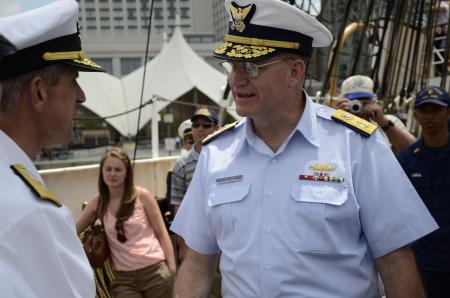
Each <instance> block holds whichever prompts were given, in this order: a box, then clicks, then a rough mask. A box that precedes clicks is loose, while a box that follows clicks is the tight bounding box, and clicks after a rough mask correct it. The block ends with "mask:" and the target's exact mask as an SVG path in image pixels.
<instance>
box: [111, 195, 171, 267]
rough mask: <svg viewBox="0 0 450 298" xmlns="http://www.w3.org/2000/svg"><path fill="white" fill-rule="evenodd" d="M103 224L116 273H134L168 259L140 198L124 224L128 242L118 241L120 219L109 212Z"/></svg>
mask: <svg viewBox="0 0 450 298" xmlns="http://www.w3.org/2000/svg"><path fill="white" fill-rule="evenodd" d="M103 223H104V225H105V231H106V236H107V238H108V244H109V247H110V251H111V258H112V267H113V269H114V270H116V271H133V270H137V269H141V268H144V267H147V266H150V265H153V264H156V263H158V262H160V261H162V260H165V259H166V257H165V255H164V251H163V250H162V248H161V245H160V243H159V241H158V238H156V235H155V233H154V231H153V228H152V226H151V225H150V222H149V220H148V218H147V214H146V213H145V210H144V206H142V203H141V202H140V200H139V198H138V199H136V203H135V205H134V212H133V214H132V215H131V216H130V218H128V219H127V220H126V221H125V222H124V229H125V236H126V237H127V241H126V242H124V243H122V242H120V241H119V240H117V232H116V228H115V225H116V217H115V216H114V215H113V214H112V213H111V212H109V210H108V211H107V212H106V214H105V216H104V217H103Z"/></svg>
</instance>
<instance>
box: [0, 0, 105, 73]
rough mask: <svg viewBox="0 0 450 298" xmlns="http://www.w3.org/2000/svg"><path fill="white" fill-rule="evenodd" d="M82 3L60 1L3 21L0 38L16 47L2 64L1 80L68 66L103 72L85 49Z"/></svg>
mask: <svg viewBox="0 0 450 298" xmlns="http://www.w3.org/2000/svg"><path fill="white" fill-rule="evenodd" d="M77 18H78V3H77V2H76V1H75V0H59V1H56V2H52V3H50V4H48V5H45V6H42V7H39V8H36V9H33V10H29V11H25V12H22V13H19V14H15V15H12V16H8V17H4V18H0V34H1V35H3V37H4V38H5V39H6V40H9V42H11V43H12V44H14V46H15V47H16V49H17V51H16V52H15V53H13V54H12V55H7V56H4V57H3V58H2V59H1V60H0V79H3V78H8V77H13V76H16V75H19V74H23V73H27V72H30V71H34V70H38V69H40V68H43V67H45V66H48V65H51V64H55V63H64V64H67V65H70V66H72V67H74V68H76V69H78V70H80V71H103V70H102V68H101V67H100V66H99V65H97V64H95V63H94V62H93V61H91V60H90V59H89V58H88V57H86V55H85V53H84V51H83V49H82V48H81V39H80V32H79V28H78V23H77Z"/></svg>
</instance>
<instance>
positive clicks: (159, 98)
mask: <svg viewBox="0 0 450 298" xmlns="http://www.w3.org/2000/svg"><path fill="white" fill-rule="evenodd" d="M155 99H158V101H166V102H170V103H171V104H179V105H185V106H193V107H200V106H202V107H209V108H213V109H218V108H217V106H213V105H208V104H198V103H192V102H188V101H182V100H177V101H171V100H169V99H166V98H162V97H159V96H154V97H153V98H152V99H150V100H148V101H146V102H145V103H143V104H142V105H140V106H137V107H135V108H133V109H131V110H128V111H125V112H121V113H117V114H113V115H109V116H104V117H98V116H94V117H74V118H73V119H74V120H81V121H83V120H107V119H111V118H116V117H120V116H124V115H126V114H130V113H132V112H134V111H137V110H139V109H142V108H144V107H145V106H147V105H149V104H151V103H153V102H154V100H155ZM228 109H229V108H228Z"/></svg>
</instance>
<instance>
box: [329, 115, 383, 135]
mask: <svg viewBox="0 0 450 298" xmlns="http://www.w3.org/2000/svg"><path fill="white" fill-rule="evenodd" d="M331 118H332V119H333V120H335V121H337V122H339V123H341V124H344V125H345V126H347V127H348V128H351V129H353V130H355V131H357V132H359V133H360V134H361V135H362V136H364V137H366V138H367V137H370V136H371V135H372V134H373V133H374V132H375V130H376V129H377V128H378V125H376V124H373V123H370V122H369V121H367V120H364V119H362V118H360V117H358V116H355V115H353V114H351V113H349V112H346V111H344V110H337V111H335V112H334V113H333V115H331Z"/></svg>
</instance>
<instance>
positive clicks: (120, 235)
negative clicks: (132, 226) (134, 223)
mask: <svg viewBox="0 0 450 298" xmlns="http://www.w3.org/2000/svg"><path fill="white" fill-rule="evenodd" d="M123 225H124V221H123V219H118V220H117V221H116V225H115V228H116V232H117V240H119V241H120V242H122V243H124V242H126V241H127V237H125V229H124V227H123Z"/></svg>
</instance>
